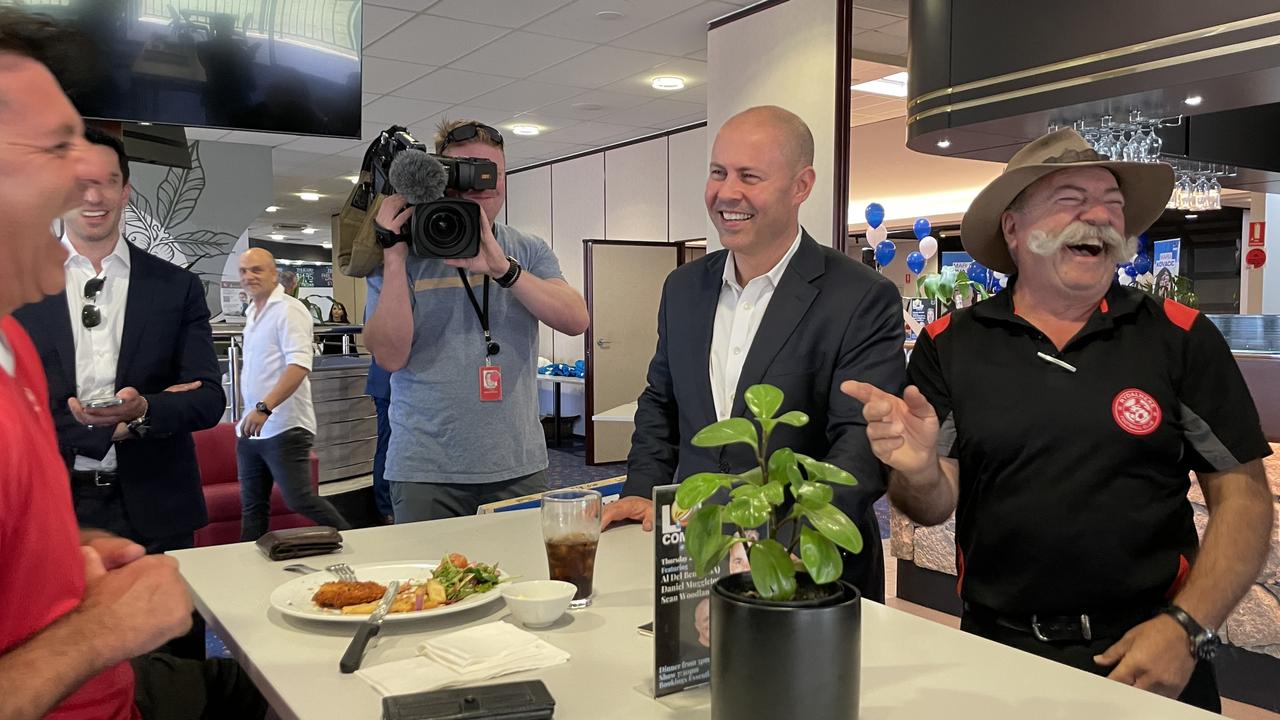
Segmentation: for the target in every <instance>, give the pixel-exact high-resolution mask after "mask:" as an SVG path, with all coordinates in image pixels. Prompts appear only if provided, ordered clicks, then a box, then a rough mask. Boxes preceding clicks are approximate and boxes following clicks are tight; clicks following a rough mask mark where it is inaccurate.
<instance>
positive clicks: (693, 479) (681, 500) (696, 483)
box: [676, 473, 733, 510]
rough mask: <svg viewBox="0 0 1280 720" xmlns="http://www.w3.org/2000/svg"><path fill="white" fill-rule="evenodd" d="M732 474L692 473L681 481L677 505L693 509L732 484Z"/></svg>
mask: <svg viewBox="0 0 1280 720" xmlns="http://www.w3.org/2000/svg"><path fill="white" fill-rule="evenodd" d="M732 478H733V476H732V475H721V474H720V473H698V474H696V475H690V476H689V477H687V478H685V479H684V481H683V482H681V483H680V488H679V489H678V490H676V505H679V506H680V507H682V508H684V509H686V510H691V509H693V508H695V507H698V504H699V503H701V502H702V501H704V500H706V499H707V498H709V497H711V496H712V495H714V494H715V492H716V490H719V489H720V488H722V487H729V486H730V485H731V484H732Z"/></svg>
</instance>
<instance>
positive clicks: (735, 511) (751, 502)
mask: <svg viewBox="0 0 1280 720" xmlns="http://www.w3.org/2000/svg"><path fill="white" fill-rule="evenodd" d="M750 489H751V490H754V491H755V493H746V494H743V495H739V496H738V497H736V498H734V499H732V500H730V501H729V504H728V505H726V506H725V508H724V511H725V515H726V516H727V517H728V518H729V522H732V523H734V524H736V525H737V526H738V527H740V528H743V529H750V528H757V527H760V526H761V525H763V524H765V523H766V522H768V521H769V513H770V512H771V511H772V510H773V508H772V507H771V506H770V505H769V501H768V500H765V499H764V498H763V497H761V495H760V493H761V490H760V488H750Z"/></svg>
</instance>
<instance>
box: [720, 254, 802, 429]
mask: <svg viewBox="0 0 1280 720" xmlns="http://www.w3.org/2000/svg"><path fill="white" fill-rule="evenodd" d="M800 237H801V233H799V232H797V233H796V239H795V242H793V243H791V248H790V249H789V250H787V254H786V255H783V256H782V259H781V260H779V261H778V264H777V265H774V266H773V269H772V270H770V271H769V272H767V273H765V274H764V275H761V276H760V277H757V278H752V279H751V280H750V281H749V282H748V283H747V286H746V287H742V286H740V285H739V284H738V270H737V266H736V265H735V264H734V262H733V253H732V252H730V253H729V254H728V255H729V256H728V257H727V258H725V261H724V278H723V280H722V283H723V284H722V285H721V287H720V302H719V303H718V304H717V305H716V321H715V325H714V327H713V329H712V333H711V362H710V365H711V367H710V372H711V398H712V400H714V401H715V405H716V419H717V420H724V419H725V418H727V417H729V414H730V413H731V412H733V401H734V395H735V394H736V393H737V392H738V378H740V377H741V376H742V364H743V363H744V362H746V360H747V353H748V352H750V351H751V342H752V341H753V340H754V339H755V337H756V330H758V329H759V328H760V320H761V319H762V318H763V317H764V312H765V310H767V309H769V301H770V300H772V299H773V291H774V290H776V289H777V287H778V283H780V282H782V273H783V272H785V271H786V269H787V265H788V264H789V263H790V262H791V257H792V256H793V255H795V254H796V249H797V248H799V247H800Z"/></svg>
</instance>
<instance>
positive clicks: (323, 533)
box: [257, 525, 342, 560]
mask: <svg viewBox="0 0 1280 720" xmlns="http://www.w3.org/2000/svg"><path fill="white" fill-rule="evenodd" d="M257 545H258V550H260V551H262V554H263V555H266V556H267V558H268V559H270V560H290V559H293V558H300V557H307V556H310V555H327V554H329V553H334V552H338V551H339V550H341V549H342V534H341V533H339V532H338V531H337V529H335V528H332V527H329V526H327V525H319V526H316V527H299V528H287V529H284V530H272V531H271V532H269V533H267V534H266V535H263V536H262V537H260V538H258V542H257Z"/></svg>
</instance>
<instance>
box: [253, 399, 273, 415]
mask: <svg viewBox="0 0 1280 720" xmlns="http://www.w3.org/2000/svg"><path fill="white" fill-rule="evenodd" d="M253 409H254V410H257V411H258V412H260V413H262V414H263V415H268V416H269V415H271V408H269V407H267V404H266V403H265V402H262V401H261V400H259V401H258V404H257V405H254V406H253Z"/></svg>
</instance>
